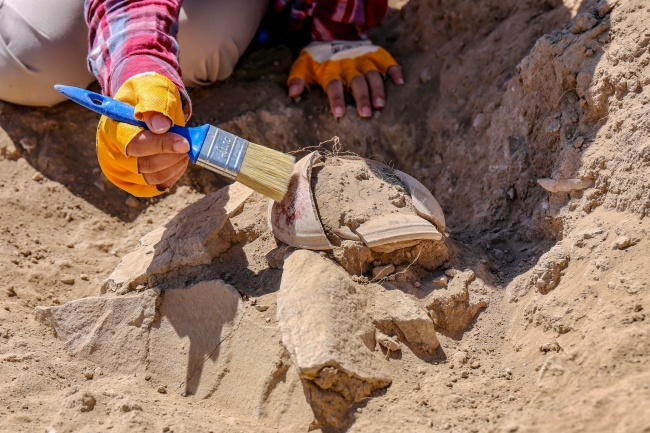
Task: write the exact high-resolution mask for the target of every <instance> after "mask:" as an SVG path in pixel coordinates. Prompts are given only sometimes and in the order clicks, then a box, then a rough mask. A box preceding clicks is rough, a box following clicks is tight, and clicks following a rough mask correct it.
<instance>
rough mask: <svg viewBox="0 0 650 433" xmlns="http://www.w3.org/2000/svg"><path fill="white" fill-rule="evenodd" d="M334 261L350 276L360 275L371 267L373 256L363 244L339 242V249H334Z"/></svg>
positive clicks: (347, 241) (348, 241)
mask: <svg viewBox="0 0 650 433" xmlns="http://www.w3.org/2000/svg"><path fill="white" fill-rule="evenodd" d="M333 255H334V260H336V261H337V262H338V264H339V265H341V266H343V268H344V269H345V270H346V271H348V273H349V274H352V275H362V274H364V273H366V272H368V271H370V268H371V266H372V262H373V254H372V251H371V250H370V248H368V247H367V246H366V245H365V244H364V243H363V242H355V241H351V240H344V241H341V246H340V247H335V248H334V252H333Z"/></svg>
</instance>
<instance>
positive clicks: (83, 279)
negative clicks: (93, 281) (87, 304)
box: [79, 274, 90, 281]
mask: <svg viewBox="0 0 650 433" xmlns="http://www.w3.org/2000/svg"><path fill="white" fill-rule="evenodd" d="M79 278H81V280H82V281H88V280H89V279H90V278H89V277H88V275H86V274H81V275H79Z"/></svg>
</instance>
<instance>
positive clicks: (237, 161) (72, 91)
mask: <svg viewBox="0 0 650 433" xmlns="http://www.w3.org/2000/svg"><path fill="white" fill-rule="evenodd" d="M54 88H55V89H56V90H58V91H59V92H61V93H63V94H64V95H65V96H66V97H68V98H70V99H71V100H73V101H74V102H76V103H77V104H80V105H82V106H84V107H86V108H88V109H90V110H92V111H95V112H96V113H99V114H102V115H104V116H106V117H109V118H111V119H113V120H116V121H118V122H123V123H128V124H131V125H135V126H140V127H142V128H145V129H148V128H147V124H146V123H144V122H141V121H139V120H137V119H136V118H135V116H134V115H133V113H134V108H133V107H132V106H130V105H129V104H125V103H124V102H120V101H117V100H115V99H112V98H109V97H108V96H104V95H100V94H99V93H95V92H91V91H89V90H85V89H80V88H77V87H72V86H62V85H60V84H58V85H56V86H54ZM168 132H173V133H176V134H179V135H182V136H183V137H185V139H186V140H187V141H188V142H189V143H190V151H189V152H188V155H189V157H190V160H191V161H192V162H193V163H194V164H197V165H200V166H202V167H205V168H207V169H208V170H211V171H213V172H215V173H219V174H221V175H223V176H225V177H227V178H229V179H233V180H236V181H237V182H240V183H242V184H244V185H246V186H247V187H249V188H251V189H252V190H254V191H257V192H259V193H260V194H263V195H265V196H267V197H269V198H271V199H273V200H275V201H281V200H282V197H284V195H285V194H286V192H287V187H288V186H289V180H290V179H291V172H292V171H293V164H294V162H295V158H294V157H293V156H291V155H287V154H285V153H282V152H278V151H277V150H273V149H269V148H268V147H264V146H260V145H259V144H255V143H251V142H249V141H248V140H244V139H243V138H241V137H238V136H236V135H234V134H231V133H229V132H226V131H224V130H223V129H220V128H217V127H216V126H212V125H203V126H196V127H192V128H186V127H183V126H176V125H175V126H172V127H171V128H170V129H169V131H168Z"/></svg>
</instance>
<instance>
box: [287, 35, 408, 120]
mask: <svg viewBox="0 0 650 433" xmlns="http://www.w3.org/2000/svg"><path fill="white" fill-rule="evenodd" d="M386 74H388V75H389V76H390V77H391V80H392V81H393V83H394V84H396V85H398V86H401V85H402V84H404V77H403V76H402V71H401V69H400V67H399V65H398V64H397V62H396V61H395V59H394V58H393V56H391V55H390V54H389V53H388V51H386V50H384V49H383V48H381V47H379V46H377V45H372V42H370V41H334V42H312V43H311V44H309V45H308V46H307V47H305V48H304V49H303V50H302V52H301V53H300V56H298V58H297V59H296V61H295V62H294V64H293V66H292V67H291V72H289V97H291V98H295V97H297V96H299V95H300V94H301V93H302V92H303V90H304V89H305V85H307V86H309V85H312V84H319V85H320V86H321V87H322V88H323V89H325V91H326V92H327V95H328V97H329V100H330V107H331V109H332V113H333V114H334V116H336V117H341V116H343V115H344V114H345V99H344V94H343V92H344V87H343V85H344V84H345V87H346V88H347V89H348V90H350V92H352V96H354V100H355V101H356V103H357V111H358V112H359V115H360V116H361V117H370V116H371V115H372V108H371V105H372V107H375V108H377V109H381V108H383V107H384V105H385V104H386V96H385V93H384V82H383V77H382V75H386ZM371 96H372V104H371V103H370V97H371Z"/></svg>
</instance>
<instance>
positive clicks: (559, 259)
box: [532, 244, 569, 294]
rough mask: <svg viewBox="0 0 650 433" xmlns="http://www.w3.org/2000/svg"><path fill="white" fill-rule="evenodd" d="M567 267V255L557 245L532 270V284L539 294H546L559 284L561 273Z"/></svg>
mask: <svg viewBox="0 0 650 433" xmlns="http://www.w3.org/2000/svg"><path fill="white" fill-rule="evenodd" d="M568 265H569V254H568V253H567V251H566V249H565V248H564V247H563V246H562V245H560V244H557V245H555V246H554V247H553V248H551V249H550V250H549V251H548V252H546V253H545V254H544V255H542V256H541V257H540V258H539V262H537V265H536V266H535V268H534V269H533V274H532V283H533V284H534V286H535V287H537V289H538V290H539V292H540V293H542V294H546V293H548V292H549V291H551V290H553V289H554V288H555V287H557V285H558V284H559V283H560V278H561V276H562V271H563V270H564V269H565V268H566V267H567V266H568Z"/></svg>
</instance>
